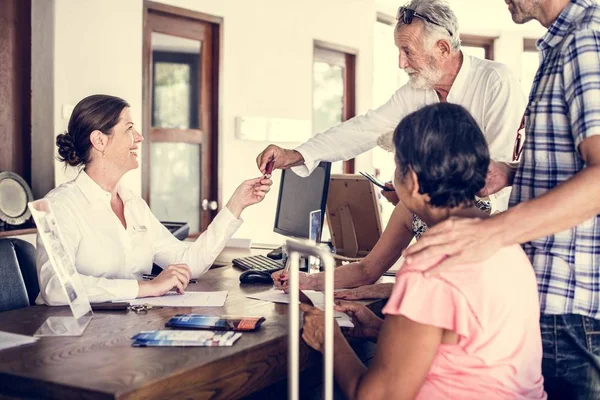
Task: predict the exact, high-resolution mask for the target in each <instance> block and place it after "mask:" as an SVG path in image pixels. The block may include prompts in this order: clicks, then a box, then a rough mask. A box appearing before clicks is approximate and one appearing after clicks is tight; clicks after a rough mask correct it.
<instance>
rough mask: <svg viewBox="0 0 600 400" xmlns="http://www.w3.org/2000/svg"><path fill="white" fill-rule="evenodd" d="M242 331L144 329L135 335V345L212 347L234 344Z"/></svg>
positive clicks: (133, 344)
mask: <svg viewBox="0 0 600 400" xmlns="http://www.w3.org/2000/svg"><path fill="white" fill-rule="evenodd" d="M240 337H242V334H241V333H240V332H223V333H220V332H207V331H175V330H174V331H168V330H162V331H142V332H140V333H138V334H137V335H135V336H133V337H132V339H133V343H132V346H134V347H163V346H165V347H212V346H233V344H234V343H235V341H236V340H238V339H239V338H240Z"/></svg>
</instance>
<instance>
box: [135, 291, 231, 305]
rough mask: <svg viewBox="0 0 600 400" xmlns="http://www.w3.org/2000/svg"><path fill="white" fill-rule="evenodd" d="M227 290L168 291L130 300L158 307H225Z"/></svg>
mask: <svg viewBox="0 0 600 400" xmlns="http://www.w3.org/2000/svg"><path fill="white" fill-rule="evenodd" d="M226 298H227V290H222V291H220V292H185V293H184V294H177V293H176V292H168V293H167V294H165V295H164V296H158V297H143V298H141V299H135V300H130V301H129V304H131V305H141V304H151V305H153V306H157V307H223V305H224V304H225V299H226Z"/></svg>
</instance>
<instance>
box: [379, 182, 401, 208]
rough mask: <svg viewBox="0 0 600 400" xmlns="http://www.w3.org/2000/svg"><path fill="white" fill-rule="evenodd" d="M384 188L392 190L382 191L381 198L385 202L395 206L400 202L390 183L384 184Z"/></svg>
mask: <svg viewBox="0 0 600 400" xmlns="http://www.w3.org/2000/svg"><path fill="white" fill-rule="evenodd" d="M385 186H386V187H388V188H390V189H392V190H382V191H381V195H382V196H383V197H385V198H386V199H387V201H389V202H390V203H392V204H393V205H397V204H398V202H399V201H400V199H399V198H398V195H397V194H396V190H395V189H394V185H393V184H392V182H386V183H385Z"/></svg>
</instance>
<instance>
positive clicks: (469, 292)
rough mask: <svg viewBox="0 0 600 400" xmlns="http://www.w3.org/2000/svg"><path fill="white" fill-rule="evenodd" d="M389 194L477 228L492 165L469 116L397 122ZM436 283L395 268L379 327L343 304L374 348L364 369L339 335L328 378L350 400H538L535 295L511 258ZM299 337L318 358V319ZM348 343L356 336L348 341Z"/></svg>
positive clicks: (431, 217) (415, 269) (529, 272)
mask: <svg viewBox="0 0 600 400" xmlns="http://www.w3.org/2000/svg"><path fill="white" fill-rule="evenodd" d="M394 142H395V147H396V176H395V182H394V185H395V188H396V192H397V194H398V197H399V198H400V201H401V202H402V203H403V204H404V206H405V207H406V208H407V209H408V210H409V211H411V212H413V213H414V214H416V215H418V216H419V217H420V218H421V219H423V220H424V221H425V222H426V223H427V224H428V225H429V226H433V225H435V224H436V223H439V222H441V221H444V220H446V219H448V218H450V217H453V216H462V217H473V218H485V217H486V216H487V213H485V212H482V211H481V210H479V209H477V208H476V207H474V206H473V204H474V200H475V194H476V193H477V192H478V191H479V190H481V189H482V188H483V187H484V184H485V176H486V173H487V168H488V164H489V153H488V149H487V145H486V142H485V138H484V137H483V134H482V132H481V130H480V129H479V127H478V126H477V123H476V122H475V121H474V120H473V118H472V117H471V116H470V115H469V113H468V112H467V111H466V110H465V109H464V108H462V107H461V106H458V105H453V104H448V103H439V104H435V105H431V106H427V107H425V108H423V109H421V110H419V111H417V112H415V113H413V114H410V115H408V116H407V117H406V118H404V119H403V120H402V121H401V122H400V124H399V125H398V127H397V128H396V132H395V135H394ZM482 264H483V265H481V264H477V265H476V264H473V265H464V266H463V267H462V268H455V269H453V270H452V271H449V272H443V273H442V274H441V275H438V276H429V275H428V274H427V273H426V271H427V269H428V268H430V267H432V266H433V265H435V262H430V263H428V264H422V265H414V266H413V265H411V266H410V268H408V267H404V268H401V269H400V271H399V272H398V274H397V276H396V283H395V285H394V289H393V292H392V295H391V297H390V299H389V300H388V302H387V305H386V306H385V308H384V309H383V313H384V314H386V317H385V320H384V321H382V320H381V319H379V318H378V317H377V316H375V315H374V314H373V313H372V312H371V311H369V310H368V309H367V308H366V307H364V306H361V305H358V304H355V303H343V304H340V305H339V306H338V307H337V308H338V309H339V310H342V311H346V312H349V313H350V314H351V315H352V316H353V319H354V322H355V325H356V327H355V331H360V335H362V336H372V337H377V338H378V340H377V351H376V354H375V358H374V359H373V360H372V362H371V364H370V366H369V368H368V369H367V368H366V367H365V366H364V365H363V364H362V363H361V362H360V360H359V359H358V358H357V357H356V355H355V354H354V352H353V351H352V349H351V348H350V346H349V345H348V343H347V342H346V340H345V338H344V336H343V334H342V332H341V330H340V329H336V337H335V345H334V347H335V349H334V354H335V357H334V358H335V361H334V365H335V366H334V373H335V377H336V380H337V382H338V384H339V385H340V387H341V388H342V389H343V391H344V393H345V395H346V396H347V397H348V398H349V399H355V398H358V399H370V400H371V399H373V400H375V399H386V400H388V399H414V398H416V399H424V400H440V399H461V400H463V399H474V400H483V399H485V400H495V399H545V398H546V394H545V393H544V388H543V379H542V372H541V363H542V342H541V337H540V328H539V324H538V321H539V304H538V295H537V284H536V280H535V275H534V272H533V268H532V266H531V264H530V263H529V259H528V258H527V257H526V256H525V254H524V253H523V251H522V250H521V248H520V247H519V246H512V247H507V248H504V249H502V250H501V251H499V252H498V253H496V254H495V255H494V256H493V257H491V258H490V259H488V260H486V261H485V262H483V263H482ZM302 309H303V310H304V311H305V320H304V329H303V334H302V337H303V338H304V340H305V341H306V342H307V343H308V344H309V345H310V346H311V347H313V348H314V349H316V350H322V347H323V337H322V335H323V314H322V312H321V311H320V310H317V309H314V308H312V307H310V306H307V305H305V304H303V305H302ZM354 333H355V334H356V333H357V332H354Z"/></svg>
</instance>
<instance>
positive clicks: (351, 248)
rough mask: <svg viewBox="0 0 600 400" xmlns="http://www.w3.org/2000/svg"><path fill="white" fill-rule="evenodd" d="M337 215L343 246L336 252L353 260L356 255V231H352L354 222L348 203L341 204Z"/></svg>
mask: <svg viewBox="0 0 600 400" xmlns="http://www.w3.org/2000/svg"><path fill="white" fill-rule="evenodd" d="M338 213H339V216H340V224H341V227H342V243H343V244H344V248H343V249H336V250H337V252H338V253H342V254H341V255H343V256H346V257H351V258H355V257H356V256H357V254H358V240H357V238H356V229H354V220H353V219H352V213H351V212H350V205H348V203H344V204H342V206H341V207H340V208H338Z"/></svg>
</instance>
